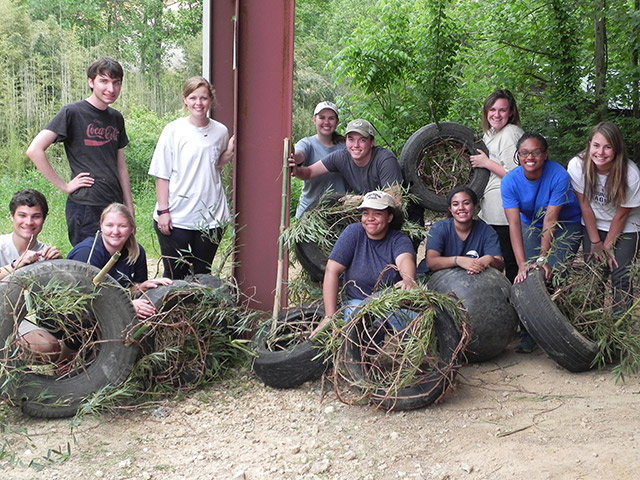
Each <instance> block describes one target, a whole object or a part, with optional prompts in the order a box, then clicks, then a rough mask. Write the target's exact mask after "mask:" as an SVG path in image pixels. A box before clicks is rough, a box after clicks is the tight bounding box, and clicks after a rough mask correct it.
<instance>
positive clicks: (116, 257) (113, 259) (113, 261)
mask: <svg viewBox="0 0 640 480" xmlns="http://www.w3.org/2000/svg"><path fill="white" fill-rule="evenodd" d="M119 259H120V252H116V253H114V254H113V255H112V256H111V258H110V259H109V261H108V262H107V264H106V265H105V266H104V267H102V270H100V271H99V272H98V273H97V275H96V276H95V277H93V284H94V285H95V286H96V287H97V286H98V285H100V283H102V279H103V278H104V276H105V275H106V274H107V273H108V272H109V270H111V267H113V266H114V265H115V264H116V262H117V261H118V260H119Z"/></svg>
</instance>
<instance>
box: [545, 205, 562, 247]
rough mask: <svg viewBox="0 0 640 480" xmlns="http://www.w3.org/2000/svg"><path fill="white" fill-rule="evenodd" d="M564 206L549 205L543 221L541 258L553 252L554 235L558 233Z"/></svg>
mask: <svg viewBox="0 0 640 480" xmlns="http://www.w3.org/2000/svg"><path fill="white" fill-rule="evenodd" d="M561 211H562V205H549V206H547V211H546V212H545V214H544V220H543V221H542V239H541V240H540V256H541V257H546V256H547V255H549V251H550V250H551V243H552V242H553V235H554V233H555V231H556V228H557V224H558V218H560V212H561Z"/></svg>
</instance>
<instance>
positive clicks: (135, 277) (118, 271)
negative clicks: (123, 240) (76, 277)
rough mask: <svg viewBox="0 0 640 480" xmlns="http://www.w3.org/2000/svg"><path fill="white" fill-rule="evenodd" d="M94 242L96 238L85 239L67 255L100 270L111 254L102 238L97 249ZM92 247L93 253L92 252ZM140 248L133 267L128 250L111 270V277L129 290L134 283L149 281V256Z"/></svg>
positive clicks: (97, 243) (96, 243)
mask: <svg viewBox="0 0 640 480" xmlns="http://www.w3.org/2000/svg"><path fill="white" fill-rule="evenodd" d="M94 240H95V238H94V237H91V238H85V239H84V240H83V241H82V242H80V243H79V244H77V245H76V246H75V247H73V249H72V250H71V251H70V252H69V255H67V258H68V259H70V260H77V261H79V262H85V263H87V262H88V263H90V264H91V265H93V266H94V267H98V268H102V267H104V266H105V265H106V264H107V262H108V261H109V259H110V258H111V254H110V253H109V252H107V250H106V248H104V243H103V242H102V239H101V238H100V237H98V238H97V241H96V242H95V247H93V244H94ZM92 247H93V252H91V248H92ZM139 247H140V255H139V256H138V259H137V260H136V261H135V263H134V264H133V265H130V264H129V263H127V254H128V253H127V250H126V249H124V250H123V251H122V252H121V253H122V255H121V256H120V259H119V260H118V261H117V262H116V264H115V265H114V266H113V267H112V268H111V270H109V275H111V276H112V277H113V278H114V279H115V280H116V281H117V282H118V283H119V284H120V285H122V286H123V287H125V288H129V287H130V286H131V284H132V283H142V282H145V281H146V280H147V279H148V271H147V255H146V253H145V252H144V248H142V245H139ZM89 254H91V259H89Z"/></svg>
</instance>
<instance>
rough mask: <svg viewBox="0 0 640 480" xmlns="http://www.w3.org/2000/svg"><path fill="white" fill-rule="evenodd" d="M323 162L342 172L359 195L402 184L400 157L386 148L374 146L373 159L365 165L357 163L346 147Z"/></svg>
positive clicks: (331, 168)
mask: <svg viewBox="0 0 640 480" xmlns="http://www.w3.org/2000/svg"><path fill="white" fill-rule="evenodd" d="M322 164H323V165H324V166H325V167H326V169H327V170H329V171H330V172H338V173H341V174H342V176H343V177H344V179H345V181H346V182H347V188H348V189H349V191H351V192H353V193H357V194H359V195H364V194H365V193H368V192H371V191H373V190H381V189H383V188H386V187H389V186H391V185H402V169H401V168H400V164H399V163H398V159H397V158H396V156H395V155H394V154H393V152H392V151H391V150H387V149H386V148H382V147H373V149H372V152H371V160H370V161H369V163H367V164H366V165H365V166H364V167H359V166H358V165H356V164H355V163H354V161H353V160H352V159H351V155H349V152H348V151H347V150H346V149H344V150H340V151H337V152H333V153H332V154H331V155H329V156H328V157H325V158H323V159H322Z"/></svg>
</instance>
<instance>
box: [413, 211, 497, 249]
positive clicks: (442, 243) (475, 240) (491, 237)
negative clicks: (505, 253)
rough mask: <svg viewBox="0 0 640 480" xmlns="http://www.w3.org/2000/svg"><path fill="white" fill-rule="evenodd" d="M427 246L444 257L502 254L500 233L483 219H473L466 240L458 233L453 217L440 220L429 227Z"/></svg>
mask: <svg viewBox="0 0 640 480" xmlns="http://www.w3.org/2000/svg"><path fill="white" fill-rule="evenodd" d="M426 248H427V250H435V251H436V252H438V253H439V254H440V255H442V256H443V257H455V256H461V257H473V258H480V257H483V256H485V255H491V256H493V257H496V256H497V257H501V256H502V250H501V249H500V241H499V240H498V234H497V233H496V231H495V230H494V229H493V228H491V227H490V226H489V225H487V224H486V223H484V222H483V221H482V220H473V224H472V226H471V231H470V232H469V236H468V237H467V239H466V240H464V241H463V240H462V239H461V238H460V237H459V236H458V234H457V233H456V227H455V225H454V221H453V218H447V219H445V220H440V221H438V222H436V223H434V224H433V225H432V226H431V229H429V233H428V234H427V247H426Z"/></svg>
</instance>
